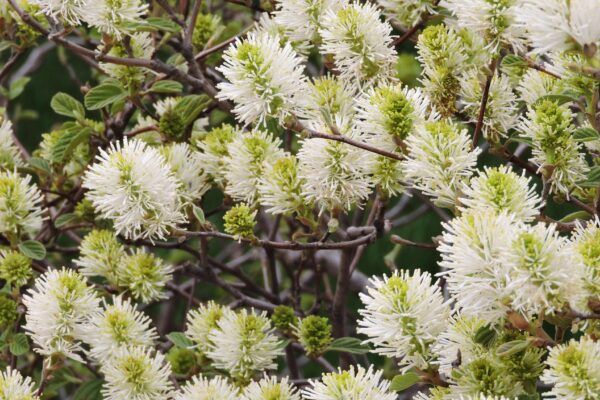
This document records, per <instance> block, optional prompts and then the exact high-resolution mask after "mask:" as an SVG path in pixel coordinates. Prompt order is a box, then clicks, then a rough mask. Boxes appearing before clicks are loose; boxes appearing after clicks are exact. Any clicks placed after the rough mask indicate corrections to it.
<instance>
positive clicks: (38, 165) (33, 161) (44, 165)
mask: <svg viewBox="0 0 600 400" xmlns="http://www.w3.org/2000/svg"><path fill="white" fill-rule="evenodd" d="M29 165H30V166H31V167H32V168H33V169H36V170H38V171H42V172H45V173H46V174H47V175H50V173H51V172H52V170H51V168H50V164H48V161H46V160H44V159H43V158H39V157H31V158H30V159H29Z"/></svg>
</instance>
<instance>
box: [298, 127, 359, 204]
mask: <svg viewBox="0 0 600 400" xmlns="http://www.w3.org/2000/svg"><path fill="white" fill-rule="evenodd" d="M322 130H324V131H325V129H322ZM347 136H348V137H349V138H351V139H354V140H357V139H360V136H358V135H357V134H354V133H348V135H347ZM369 159H370V154H369V153H368V152H366V151H364V150H361V149H359V148H357V147H354V146H351V145H348V144H345V143H341V142H338V141H333V140H328V139H320V138H314V139H305V140H303V141H302V143H301V148H300V150H299V151H298V162H299V173H298V175H299V177H300V178H302V179H303V186H302V194H303V196H305V197H306V199H307V200H308V201H310V202H315V203H317V205H318V207H319V208H320V209H321V210H325V209H328V210H334V211H344V210H350V208H351V207H352V206H353V205H356V204H359V205H360V204H362V203H363V202H364V201H365V200H366V199H367V197H368V196H369V194H370V193H371V182H370V180H369V176H368V164H369Z"/></svg>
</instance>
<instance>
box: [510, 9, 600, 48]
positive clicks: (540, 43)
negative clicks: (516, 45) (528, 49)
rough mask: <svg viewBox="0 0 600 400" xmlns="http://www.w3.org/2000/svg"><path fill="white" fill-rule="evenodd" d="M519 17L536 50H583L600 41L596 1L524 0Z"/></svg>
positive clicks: (599, 11)
mask: <svg viewBox="0 0 600 400" xmlns="http://www.w3.org/2000/svg"><path fill="white" fill-rule="evenodd" d="M518 19H519V21H520V23H521V25H522V26H523V29H525V30H526V31H527V36H528V38H529V40H530V41H531V44H532V45H533V48H534V50H533V52H535V53H539V54H543V53H547V52H549V51H566V50H572V49H574V48H579V49H581V48H583V47H584V46H586V45H596V44H597V43H598V42H599V41H600V25H599V24H598V23H597V21H598V20H599V19H600V8H599V7H598V2H597V1H596V0H573V1H565V0H522V6H521V8H520V10H519V17H518Z"/></svg>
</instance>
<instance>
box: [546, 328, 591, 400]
mask: <svg viewBox="0 0 600 400" xmlns="http://www.w3.org/2000/svg"><path fill="white" fill-rule="evenodd" d="M546 364H547V365H548V369H546V370H545V371H544V375H543V376H542V381H543V382H544V383H547V384H549V385H551V386H552V388H551V389H550V392H549V393H547V394H546V396H547V397H549V398H552V399H577V400H584V399H593V398H594V397H597V396H598V393H600V343H599V342H596V341H593V340H592V339H590V338H588V337H583V338H581V339H580V341H579V342H577V341H575V340H571V341H570V342H568V343H564V344H561V345H558V346H554V347H551V348H550V356H549V357H548V360H547V361H546Z"/></svg>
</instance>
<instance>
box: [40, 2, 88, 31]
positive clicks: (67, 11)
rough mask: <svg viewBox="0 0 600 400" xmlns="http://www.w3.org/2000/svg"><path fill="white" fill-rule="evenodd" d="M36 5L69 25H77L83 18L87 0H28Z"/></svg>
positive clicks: (45, 12)
mask: <svg viewBox="0 0 600 400" xmlns="http://www.w3.org/2000/svg"><path fill="white" fill-rule="evenodd" d="M30 1H31V3H32V4H35V5H38V6H39V7H40V8H41V10H42V12H43V13H44V14H47V15H51V16H53V17H55V18H60V19H62V20H64V21H65V22H66V23H68V24H69V25H71V26H77V25H79V24H80V22H81V21H82V20H83V19H84V13H85V7H86V6H87V3H88V0H30Z"/></svg>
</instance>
